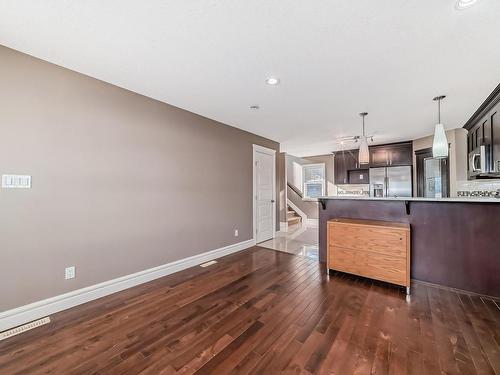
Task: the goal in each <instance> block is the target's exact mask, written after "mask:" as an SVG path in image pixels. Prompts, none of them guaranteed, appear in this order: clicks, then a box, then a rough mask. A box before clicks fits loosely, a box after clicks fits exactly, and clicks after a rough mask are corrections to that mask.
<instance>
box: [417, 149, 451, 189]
mask: <svg viewBox="0 0 500 375" xmlns="http://www.w3.org/2000/svg"><path fill="white" fill-rule="evenodd" d="M427 158H432V147H429V148H424V149H422V150H417V151H415V159H416V167H417V171H416V173H417V197H423V196H424V189H425V188H424V186H425V176H424V160H425V159H427ZM441 160H442V161H441V165H442V164H443V163H445V164H446V168H445V169H444V171H445V173H444V176H445V179H446V181H445V182H444V184H443V183H441V187H442V190H446V194H444V195H443V198H447V197H449V196H450V157H449V156H447V157H446V158H443V159H441Z"/></svg>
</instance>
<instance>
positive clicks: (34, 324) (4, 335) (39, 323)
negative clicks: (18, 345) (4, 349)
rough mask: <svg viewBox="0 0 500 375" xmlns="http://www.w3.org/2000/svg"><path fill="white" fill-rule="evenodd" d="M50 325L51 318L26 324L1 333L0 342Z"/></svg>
mask: <svg viewBox="0 0 500 375" xmlns="http://www.w3.org/2000/svg"><path fill="white" fill-rule="evenodd" d="M47 323H50V317H49V316H47V317H45V318H42V319H38V320H35V321H33V322H31V323H26V324H24V325H22V326H19V327H16V328H12V329H9V330H8V331H3V332H0V341H2V340H5V339H8V338H9V337H12V336H15V335H19V334H20V333H23V332H26V331H29V330H30V329H33V328H36V327H40V326H43V325H44V324H47Z"/></svg>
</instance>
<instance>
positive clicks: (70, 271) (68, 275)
mask: <svg viewBox="0 0 500 375" xmlns="http://www.w3.org/2000/svg"><path fill="white" fill-rule="evenodd" d="M64 278H65V279H66V280H69V279H74V278H75V266H71V267H66V269H65V270H64Z"/></svg>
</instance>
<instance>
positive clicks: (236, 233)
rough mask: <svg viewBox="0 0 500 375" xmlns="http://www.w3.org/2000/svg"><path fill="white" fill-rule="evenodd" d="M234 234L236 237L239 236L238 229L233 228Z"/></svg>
mask: <svg viewBox="0 0 500 375" xmlns="http://www.w3.org/2000/svg"><path fill="white" fill-rule="evenodd" d="M234 236H235V237H238V236H239V233H238V229H235V230H234Z"/></svg>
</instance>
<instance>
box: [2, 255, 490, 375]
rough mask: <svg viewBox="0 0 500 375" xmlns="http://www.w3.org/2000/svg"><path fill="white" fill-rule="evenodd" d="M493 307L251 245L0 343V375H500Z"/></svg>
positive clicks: (463, 296)
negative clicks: (330, 270) (329, 271)
mask: <svg viewBox="0 0 500 375" xmlns="http://www.w3.org/2000/svg"><path fill="white" fill-rule="evenodd" d="M497 303H498V302H496V301H494V300H492V299H488V298H481V297H479V296H476V295H467V294H461V293H456V292H451V291H448V290H444V289H439V288H434V287H429V286H426V285H423V284H415V286H414V287H413V295H412V296H411V299H410V301H408V302H407V301H406V298H405V294H404V293H403V291H402V290H401V289H399V288H396V287H392V286H388V285H386V284H382V283H378V282H372V281H369V280H366V279H360V278H355V277H351V276H347V275H343V274H335V275H333V276H330V277H328V276H327V275H326V271H325V269H324V268H323V267H322V266H321V265H319V264H318V263H317V262H316V261H314V260H311V259H308V258H305V257H300V256H295V255H291V254H287V253H283V252H278V251H273V250H268V249H263V248H259V247H254V248H252V249H249V250H246V251H243V252H240V253H236V254H233V255H230V256H227V257H224V258H221V259H219V262H218V263H217V264H216V265H214V266H211V267H208V268H201V267H195V268H192V269H189V270H186V271H183V272H180V273H177V274H174V275H171V276H167V277H165V278H162V279H159V280H156V281H153V282H151V283H148V284H144V285H141V286H138V287H135V288H132V289H129V290H126V291H123V292H120V293H117V294H114V295H111V296H108V297H105V298H102V299H100V300H97V301H93V302H90V303H88V304H85V305H82V306H79V307H76V308H73V309H71V310H67V311H64V312H61V313H58V314H55V315H53V316H52V323H51V324H49V325H46V326H43V327H41V328H38V329H36V330H33V331H30V332H27V333H25V334H22V335H19V336H15V337H13V338H11V339H8V340H5V341H2V342H0V374H38V373H53V374H139V373H140V374H174V373H197V374H248V373H259V374H278V373H283V374H310V373H311V374H341V375H343V374H354V373H356V374H370V373H374V374H419V375H421V374H443V373H446V374H495V373H497V374H500V310H499V306H498V304H497Z"/></svg>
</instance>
